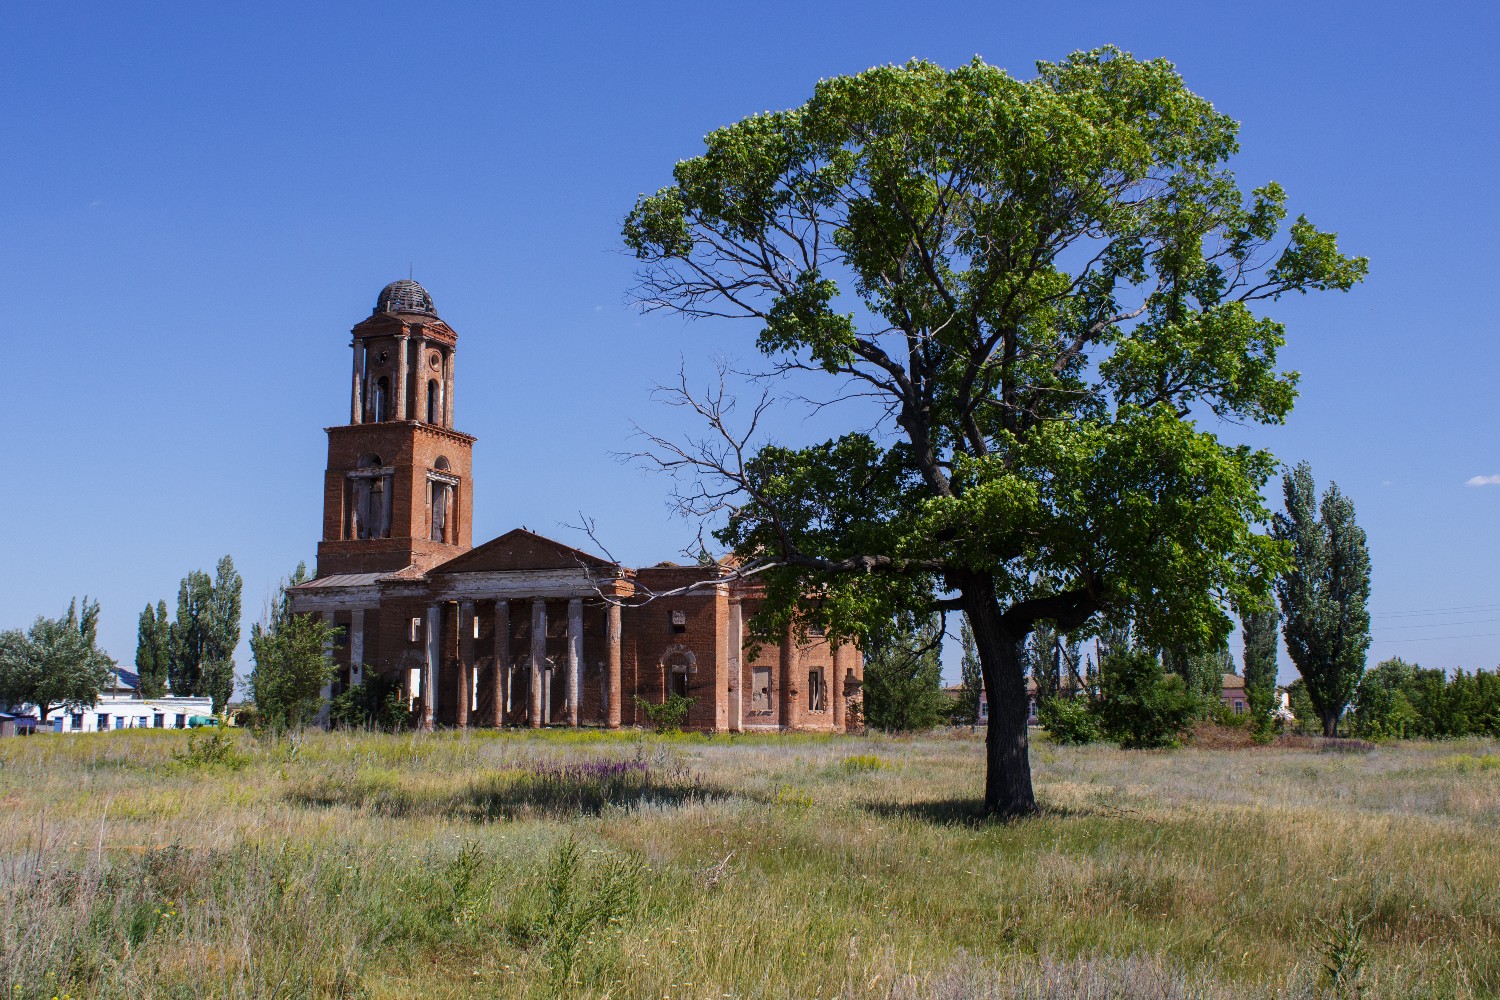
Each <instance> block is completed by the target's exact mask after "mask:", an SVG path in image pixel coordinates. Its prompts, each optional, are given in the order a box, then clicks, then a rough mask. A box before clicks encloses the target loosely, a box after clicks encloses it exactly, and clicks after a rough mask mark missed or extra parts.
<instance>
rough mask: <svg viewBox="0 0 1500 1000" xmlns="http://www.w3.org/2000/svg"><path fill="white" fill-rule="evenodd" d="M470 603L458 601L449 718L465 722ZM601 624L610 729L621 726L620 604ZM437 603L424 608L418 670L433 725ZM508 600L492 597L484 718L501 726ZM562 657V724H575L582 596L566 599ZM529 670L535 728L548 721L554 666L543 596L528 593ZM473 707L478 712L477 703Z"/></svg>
mask: <svg viewBox="0 0 1500 1000" xmlns="http://www.w3.org/2000/svg"><path fill="white" fill-rule="evenodd" d="M475 613H476V609H475V602H473V601H462V602H460V603H459V605H458V704H457V705H456V706H455V710H454V723H455V724H456V725H458V726H461V727H462V726H467V725H469V713H470V706H471V704H472V703H473V701H474V697H475V692H474V685H475V683H476V678H475V664H476V662H477V658H476V655H475V639H474V632H475V628H474V619H475ZM605 620H606V629H605V649H606V660H605V676H606V678H607V686H606V689H605V690H606V696H605V700H606V702H607V703H608V704H607V712H606V716H605V721H606V724H607V725H608V726H609V727H610V728H611V729H618V728H620V608H619V606H618V605H614V604H611V605H609V607H608V609H607V612H606V619H605ZM441 622H442V607H441V606H440V605H437V604H434V605H432V606H430V607H429V608H428V609H427V630H426V632H427V634H426V639H427V653H426V657H425V659H424V664H423V674H422V695H423V697H422V705H423V719H422V722H423V725H424V726H425V727H426V728H429V729H430V728H432V726H433V725H434V724H435V720H436V717H437V710H438V704H437V697H436V695H437V691H438V685H437V683H436V679H437V672H438V669H439V665H440V664H441V662H442V652H443V643H442V629H441ZM510 623H511V602H510V601H509V600H497V601H495V647H494V664H495V683H494V685H493V687H492V692H491V693H492V695H493V699H492V702H491V704H490V705H489V706H486V707H487V708H488V709H489V711H490V719H489V723H490V724H491V725H493V726H497V727H498V726H503V725H504V724H505V720H506V717H507V715H508V714H509V712H510V710H511V707H512V706H511V696H512V687H513V681H514V676H515V666H516V665H515V664H513V663H512V662H511V658H510V639H511V627H510ZM566 650H567V656H566V661H565V664H566V665H565V669H564V672H563V683H564V685H565V692H564V701H565V703H566V705H567V724H568V725H569V726H577V725H578V724H579V704H580V702H581V701H582V695H583V666H584V659H583V599H582V598H578V597H575V598H572V599H571V600H569V601H568V629H567V645H566ZM527 666H528V668H529V670H530V681H531V683H530V684H529V685H527V687H528V690H529V695H530V698H529V701H530V704H529V705H528V706H527V708H528V710H527V713H526V720H527V725H529V726H530V727H531V728H533V729H535V728H538V727H540V726H541V725H542V724H543V723H544V722H546V723H550V722H551V721H552V719H551V718H550V717H549V713H550V711H551V705H552V681H553V678H554V676H555V675H556V673H557V671H555V670H548V669H547V601H546V598H542V597H534V598H531V649H530V651H529V656H528V658H527ZM475 711H478V709H477V708H476V709H475Z"/></svg>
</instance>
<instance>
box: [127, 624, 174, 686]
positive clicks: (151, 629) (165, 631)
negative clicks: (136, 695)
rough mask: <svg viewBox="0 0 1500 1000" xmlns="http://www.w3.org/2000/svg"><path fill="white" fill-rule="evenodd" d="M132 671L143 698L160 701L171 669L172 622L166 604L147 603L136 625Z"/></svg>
mask: <svg viewBox="0 0 1500 1000" xmlns="http://www.w3.org/2000/svg"><path fill="white" fill-rule="evenodd" d="M135 635H136V637H135V672H136V675H137V676H138V677H139V678H140V688H141V697H142V698H160V697H161V696H162V695H164V694H166V692H167V679H168V677H169V676H170V675H171V669H172V620H171V619H170V618H168V617H167V602H166V601H159V602H157V605H156V607H152V606H151V604H150V602H147V604H146V607H145V609H144V610H143V611H142V612H141V617H140V620H139V623H138V624H137V626H136V634H135Z"/></svg>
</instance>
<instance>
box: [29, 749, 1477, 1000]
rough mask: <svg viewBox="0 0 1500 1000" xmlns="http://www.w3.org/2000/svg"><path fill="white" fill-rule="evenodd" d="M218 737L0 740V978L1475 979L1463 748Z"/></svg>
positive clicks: (1021, 982)
mask: <svg viewBox="0 0 1500 1000" xmlns="http://www.w3.org/2000/svg"><path fill="white" fill-rule="evenodd" d="M235 739H236V745H235V746H234V747H233V748H232V750H233V752H232V753H224V754H214V755H209V756H211V757H212V758H213V759H200V758H203V757H204V755H202V754H199V755H197V757H194V756H193V755H191V754H189V753H187V752H186V749H187V748H186V742H185V737H184V735H183V734H178V733H171V732H150V731H131V732H121V733H106V734H97V735H94V734H82V735H76V736H75V735H68V736H50V735H43V736H37V737H31V738H27V739H21V740H9V741H6V742H5V743H4V744H3V745H0V803H3V804H4V806H5V812H4V814H3V815H4V819H3V820H0V996H5V995H8V996H12V997H16V998H42V1000H49V998H51V997H54V996H56V997H59V998H63V997H68V996H71V997H85V996H104V997H288V998H290V997H307V996H320V997H371V998H374V997H411V996H423V997H467V996H503V997H534V996H537V997H539V996H586V997H605V996H608V997H617V998H618V997H656V998H661V997H671V998H678V997H684V998H686V997H715V998H722V997H725V996H731V997H768V998H769V997H799V998H800V997H815V996H816V997H830V998H831V997H849V998H853V997H882V998H892V1000H896V998H901V1000H905V998H917V997H924V998H925V997H932V998H950V997H951V998H955V1000H956V998H959V997H991V998H1009V997H1034V998H1050V997H1058V998H1061V997H1075V996H1078V997H1098V998H1104V997H1112V998H1135V997H1140V998H1146V997H1181V998H1189V997H1201V998H1221V997H1238V996H1283V997H1307V998H1312V997H1325V996H1326V997H1332V996H1350V997H1352V996H1360V997H1455V998H1470V997H1484V996H1494V995H1500V768H1497V767H1494V766H1492V764H1493V763H1494V762H1495V761H1497V760H1500V747H1497V746H1496V745H1495V744H1493V743H1484V742H1468V743H1458V744H1455V743H1448V744H1443V745H1421V744H1403V745H1388V746H1381V747H1379V748H1375V749H1373V750H1365V751H1361V752H1354V753H1339V754H1331V753H1321V752H1318V751H1317V749H1315V748H1309V749H1295V750H1284V749H1283V750H1276V749H1269V750H1255V751H1248V752H1225V751H1205V750H1177V751H1164V752H1124V751H1118V750H1112V749H1105V748H1100V747H1085V748H1076V749H1075V748H1064V747H1057V746H1053V745H1048V744H1045V743H1043V744H1039V745H1038V746H1037V747H1036V749H1035V758H1036V769H1037V785H1038V789H1039V794H1040V796H1041V798H1042V800H1043V802H1044V803H1045V812H1044V814H1043V815H1042V816H1041V817H1040V818H1038V819H1035V820H1031V821H1026V822H1021V823H1013V824H992V823H983V822H978V821H976V820H975V819H974V818H973V808H974V806H975V805H976V804H977V803H976V801H975V796H976V795H977V791H978V777H979V767H980V763H981V746H980V744H979V742H978V741H977V739H975V738H974V737H971V736H969V735H968V734H953V735H937V736H933V737H928V738H905V739H895V738H880V737H870V738H843V739H828V738H801V737H774V736H767V737H754V738H748V737H747V738H735V739H724V738H722V737H714V738H705V737H684V738H657V737H654V736H652V737H645V736H641V735H639V734H633V733H631V734H608V733H591V732H590V733H551V732H548V733H540V734H515V733H500V734H495V733H484V732H470V733H438V734H430V735H420V734H417V735H414V734H404V735H393V736H387V735H375V734H346V733H321V732H307V733H298V734H293V735H292V736H289V737H284V738H281V739H277V740H269V739H268V740H264V741H257V740H255V739H254V738H253V737H251V736H250V735H249V734H244V733H239V734H235ZM1331 969H1332V970H1336V971H1331Z"/></svg>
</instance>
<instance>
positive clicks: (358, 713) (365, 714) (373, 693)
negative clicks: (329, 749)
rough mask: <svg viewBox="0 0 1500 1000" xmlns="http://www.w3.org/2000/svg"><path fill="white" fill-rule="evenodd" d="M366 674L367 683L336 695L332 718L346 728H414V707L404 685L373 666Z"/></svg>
mask: <svg viewBox="0 0 1500 1000" xmlns="http://www.w3.org/2000/svg"><path fill="white" fill-rule="evenodd" d="M362 674H363V676H364V683H362V684H356V685H355V686H354V687H351V688H349V690H347V691H341V692H339V693H338V695H336V696H335V697H334V699H333V704H332V706H331V707H330V709H329V713H328V717H329V720H330V721H331V722H332V723H333V724H334V725H335V726H339V727H342V728H345V729H377V730H379V731H381V732H385V733H394V732H399V731H401V730H403V729H409V728H411V727H412V725H413V719H412V713H411V708H410V706H408V705H407V703H406V699H405V698H403V697H402V696H401V686H400V685H399V684H397V683H396V682H395V681H393V680H391V679H389V678H387V677H385V676H384V675H382V674H379V673H376V672H374V671H372V670H371V669H370V668H369V667H365V668H364V669H363V671H362Z"/></svg>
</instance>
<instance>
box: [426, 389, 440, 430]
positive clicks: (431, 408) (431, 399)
mask: <svg viewBox="0 0 1500 1000" xmlns="http://www.w3.org/2000/svg"><path fill="white" fill-rule="evenodd" d="M441 392H442V389H441V388H440V387H439V386H438V380H437V379H435V378H433V379H428V380H427V422H428V423H429V424H437V423H442V419H441V418H442V413H443V399H442V396H441V395H439V394H440V393H441Z"/></svg>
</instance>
